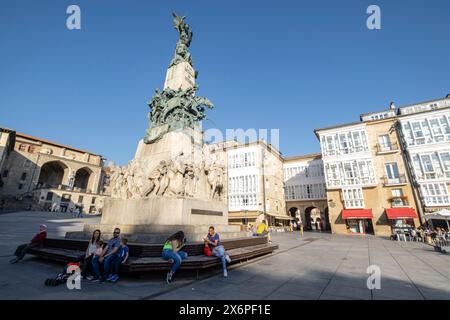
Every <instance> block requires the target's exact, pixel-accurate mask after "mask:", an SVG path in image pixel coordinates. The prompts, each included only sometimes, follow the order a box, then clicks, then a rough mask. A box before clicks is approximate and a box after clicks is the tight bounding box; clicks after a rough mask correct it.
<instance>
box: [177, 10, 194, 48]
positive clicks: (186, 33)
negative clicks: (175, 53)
mask: <svg viewBox="0 0 450 320" xmlns="http://www.w3.org/2000/svg"><path fill="white" fill-rule="evenodd" d="M172 16H173V25H174V27H175V29H176V30H177V31H178V33H179V34H180V40H181V42H183V44H185V45H186V46H187V47H189V46H190V45H191V41H192V36H193V35H194V34H193V32H192V30H191V27H190V26H189V25H188V24H187V23H186V22H184V19H186V16H183V17H180V16H178V15H177V14H176V13H175V12H172Z"/></svg>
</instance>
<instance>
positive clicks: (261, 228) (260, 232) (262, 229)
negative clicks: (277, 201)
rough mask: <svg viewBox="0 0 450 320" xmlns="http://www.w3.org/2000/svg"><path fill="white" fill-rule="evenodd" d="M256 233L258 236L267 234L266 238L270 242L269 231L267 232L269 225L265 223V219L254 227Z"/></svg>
mask: <svg viewBox="0 0 450 320" xmlns="http://www.w3.org/2000/svg"><path fill="white" fill-rule="evenodd" d="M256 235H257V236H258V237H264V236H267V239H268V240H269V242H272V241H271V240H270V232H269V227H268V226H267V224H266V220H263V221H262V222H261V223H260V224H259V225H258V228H257V229H256Z"/></svg>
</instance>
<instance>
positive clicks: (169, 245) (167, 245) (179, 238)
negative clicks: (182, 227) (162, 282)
mask: <svg viewBox="0 0 450 320" xmlns="http://www.w3.org/2000/svg"><path fill="white" fill-rule="evenodd" d="M185 243H186V238H185V237H184V232H183V231H178V232H176V233H174V234H173V235H171V236H170V237H169V238H167V240H166V242H164V246H163V251H162V255H161V257H162V258H163V259H164V260H167V261H169V262H170V261H173V264H172V268H171V269H170V271H169V272H167V275H166V282H167V283H168V284H169V283H171V282H172V278H173V275H174V273H175V271H177V269H178V268H179V267H180V265H181V262H182V261H183V260H184V259H186V258H187V256H188V254H187V253H186V252H184V251H181V248H183V246H184V245H185Z"/></svg>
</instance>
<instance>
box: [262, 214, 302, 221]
mask: <svg viewBox="0 0 450 320" xmlns="http://www.w3.org/2000/svg"><path fill="white" fill-rule="evenodd" d="M267 215H268V216H272V217H274V218H275V219H279V220H295V218H293V217H291V216H288V215H280V214H274V213H271V212H267Z"/></svg>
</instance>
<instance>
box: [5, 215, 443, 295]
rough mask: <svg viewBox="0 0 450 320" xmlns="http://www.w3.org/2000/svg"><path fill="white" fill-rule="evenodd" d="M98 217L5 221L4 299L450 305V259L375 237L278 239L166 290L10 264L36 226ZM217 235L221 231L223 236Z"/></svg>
mask: <svg viewBox="0 0 450 320" xmlns="http://www.w3.org/2000/svg"><path fill="white" fill-rule="evenodd" d="M98 221H99V218H98V217H89V218H86V217H85V218H73V217H72V216H71V215H70V214H63V213H37V212H18V213H6V214H0V265H1V271H2V272H1V273H0V299H200V300H203V299H205V300H206V299H207V300H211V299H214V298H216V299H230V300H241V299H258V300H261V299H283V300H285V299H289V300H292V299H294V300H297V299H298V300H305V299H364V300H370V299H421V300H422V299H450V255H448V254H447V255H444V254H441V253H437V252H435V251H434V250H433V248H432V247H430V246H428V245H425V244H423V243H417V242H397V241H390V240H386V239H381V238H376V237H373V236H340V235H331V234H325V233H324V234H321V233H305V235H304V236H303V238H301V237H300V235H299V234H298V233H297V232H295V233H276V234H273V241H274V242H275V243H278V244H279V245H280V249H279V250H277V251H276V252H275V253H274V254H271V255H269V256H265V257H264V258H259V259H256V260H253V261H250V262H249V263H243V264H236V265H233V266H232V267H231V268H230V270H229V275H228V278H223V277H222V275H221V272H220V270H213V271H211V272H208V273H204V274H202V275H201V277H200V280H196V279H195V275H194V274H193V273H190V272H181V271H180V272H179V273H177V274H176V277H175V279H174V282H173V283H172V284H170V285H167V284H166V283H165V282H164V280H163V276H164V275H163V274H161V273H153V274H149V275H145V276H143V277H142V278H140V279H135V278H129V277H124V278H122V279H120V280H119V282H118V283H116V284H110V283H103V284H98V283H91V282H89V281H83V282H82V284H81V286H82V288H81V290H68V289H67V288H66V286H64V285H60V286H58V287H45V286H44V280H45V279H46V278H49V277H54V276H56V274H57V273H59V272H61V270H62V265H60V264H56V263H52V262H48V261H44V260H41V259H37V258H34V257H31V256H29V257H26V258H25V259H24V260H23V261H22V262H20V263H18V264H15V265H11V264H9V260H10V259H11V258H12V254H13V252H14V250H15V248H16V246H17V245H19V244H21V243H24V242H27V241H28V240H29V239H30V238H31V237H32V235H33V234H34V233H35V232H36V230H37V229H38V227H39V224H41V223H45V224H47V226H48V227H49V235H50V236H51V237H55V236H63V235H64V234H65V232H66V231H69V230H70V231H75V230H81V229H82V226H83V224H84V223H95V222H98ZM218 232H219V233H220V230H218ZM370 265H376V266H378V267H379V268H380V270H381V283H380V284H381V288H380V289H372V290H370V289H368V288H367V278H368V277H369V274H368V273H367V268H368V266H370Z"/></svg>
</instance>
